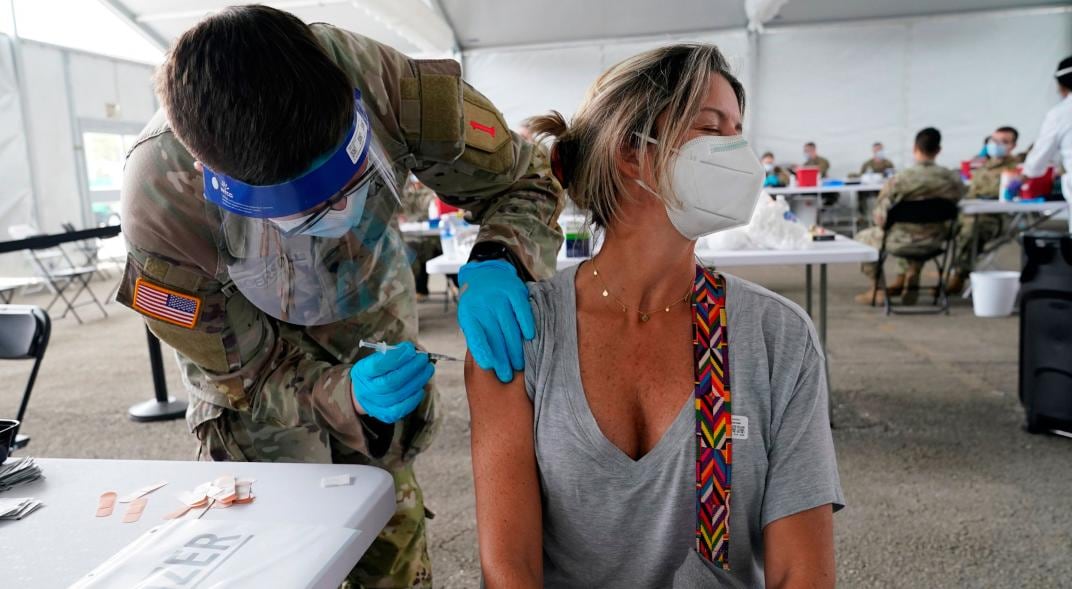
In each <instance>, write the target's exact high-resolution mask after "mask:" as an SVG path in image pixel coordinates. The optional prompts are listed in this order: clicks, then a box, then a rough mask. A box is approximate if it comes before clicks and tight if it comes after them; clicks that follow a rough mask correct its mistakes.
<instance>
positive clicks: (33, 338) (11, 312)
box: [0, 305, 52, 448]
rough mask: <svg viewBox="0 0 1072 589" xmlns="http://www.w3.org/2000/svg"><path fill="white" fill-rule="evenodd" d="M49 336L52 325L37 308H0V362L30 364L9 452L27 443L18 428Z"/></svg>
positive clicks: (26, 438) (14, 306)
mask: <svg viewBox="0 0 1072 589" xmlns="http://www.w3.org/2000/svg"><path fill="white" fill-rule="evenodd" d="M51 332H52V321H51V320H50V319H49V317H48V313H46V312H45V311H44V310H43V309H42V308H41V307H36V306H31V305H0V360H33V361H34V365H33V369H32V370H31V371H30V380H29V382H27V383H26V390H25V391H24V392H23V394H22V401H21V402H20V403H19V412H18V415H17V416H16V419H18V420H19V422H20V425H19V426H16V427H15V434H14V435H13V436H12V438H11V439H12V440H14V441H13V443H12V447H13V448H23V447H25V446H26V444H27V443H29V441H30V437H29V436H23V435H19V433H18V428H19V427H21V423H22V422H23V418H24V417H25V416H26V406H27V405H29V403H30V393H31V392H33V386H34V382H35V381H36V380H37V371H38V369H40V368H41V360H43V359H44V358H45V348H47V347H48V337H49V334H50V333H51Z"/></svg>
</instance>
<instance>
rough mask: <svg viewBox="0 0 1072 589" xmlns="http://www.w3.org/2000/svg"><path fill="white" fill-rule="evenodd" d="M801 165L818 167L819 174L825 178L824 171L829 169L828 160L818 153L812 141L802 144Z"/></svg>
mask: <svg viewBox="0 0 1072 589" xmlns="http://www.w3.org/2000/svg"><path fill="white" fill-rule="evenodd" d="M801 165H802V166H810V167H813V168H819V176H820V177H822V178H826V173H827V172H829V171H830V162H829V161H828V160H827V159H826V158H825V157H822V156H821V155H819V153H818V151H817V150H816V148H815V142H813V141H809V142H807V143H805V144H804V163H803V164H801Z"/></svg>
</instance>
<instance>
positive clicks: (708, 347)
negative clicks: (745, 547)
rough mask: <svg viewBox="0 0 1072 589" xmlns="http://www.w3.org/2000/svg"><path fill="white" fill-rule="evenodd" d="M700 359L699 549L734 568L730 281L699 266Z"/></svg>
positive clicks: (696, 321)
mask: <svg viewBox="0 0 1072 589" xmlns="http://www.w3.org/2000/svg"><path fill="white" fill-rule="evenodd" d="M692 303H693V304H692V308H693V313H692V317H693V320H692V325H693V349H694V356H695V358H696V392H695V395H696V550H697V552H699V553H700V556H703V557H704V558H706V559H708V560H709V561H711V562H712V563H714V564H715V565H717V566H719V567H721V568H723V569H724V570H729V568H730V561H729V548H730V469H731V465H732V463H733V440H732V439H731V437H730V434H731V424H732V421H733V416H732V413H731V411H730V363H729V351H728V349H727V347H726V341H727V336H726V284H725V282H724V281H723V279H722V277H721V276H720V275H717V274H713V273H711V272H709V271H708V270H707V269H706V268H704V267H702V266H696V282H695V283H694V285H693V289H692Z"/></svg>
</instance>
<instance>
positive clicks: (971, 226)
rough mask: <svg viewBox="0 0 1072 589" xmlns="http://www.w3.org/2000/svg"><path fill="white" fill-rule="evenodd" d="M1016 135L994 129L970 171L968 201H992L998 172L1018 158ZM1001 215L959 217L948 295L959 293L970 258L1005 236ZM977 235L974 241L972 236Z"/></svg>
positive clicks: (998, 181)
mask: <svg viewBox="0 0 1072 589" xmlns="http://www.w3.org/2000/svg"><path fill="white" fill-rule="evenodd" d="M1019 137H1020V134H1019V133H1018V132H1017V131H1016V129H1014V128H1012V127H998V129H997V130H995V131H994V132H993V133H991V134H990V138H989V139H988V140H987V142H986V156H987V159H986V162H985V163H983V165H982V166H980V167H979V168H978V169H976V170H974V171H973V172H972V179H971V184H970V185H969V187H968V198H975V199H991V200H993V199H996V198H998V190H999V188H1000V186H1001V173H1002V172H1005V171H1007V170H1015V169H1016V167H1017V166H1019V165H1020V159H1019V158H1018V157H1017V156H1015V155H1013V150H1014V149H1016V140H1017V139H1019ZM1005 221H1006V218H1005V215H1001V214H988V215H961V216H960V224H959V225H960V229H959V230H958V233H957V253H956V258H955V260H954V264H953V272H952V273H951V274H950V276H949V284H948V289H949V294H959V293H960V291H962V290H963V289H964V281H965V279H966V278H967V277H968V275H969V274H971V271H972V270H973V268H972V265H973V259H974V258H975V257H976V256H977V255H978V254H979V253H980V252H983V251H985V250H986V249H987V248H988V247H989V244H990V243H991V242H992V241H994V240H996V239H999V238H1000V237H1001V236H1002V235H1003V234H1004V233H1005ZM976 232H977V233H978V235H977V238H976V237H974V235H975V233H976Z"/></svg>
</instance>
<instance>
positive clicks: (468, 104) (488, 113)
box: [463, 92, 512, 153]
mask: <svg viewBox="0 0 1072 589" xmlns="http://www.w3.org/2000/svg"><path fill="white" fill-rule="evenodd" d="M481 98H483V97H482V96H479V97H478V96H474V95H473V93H469V92H467V93H466V94H465V104H464V105H463V109H464V110H463V114H464V116H465V144H466V146H468V147H475V148H477V149H479V150H481V151H486V152H488V153H494V152H496V151H498V150H499V149H500V148H501V147H502V146H503V144H505V143H507V142H510V141H512V139H511V137H510V129H509V128H507V126H506V123H505V121H503V119H502V116H501V115H500V114H499V112H498V111H497V110H495V107H494V106H492V105H491V103H490V102H488V101H487V99H484V100H479V99H481Z"/></svg>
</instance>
